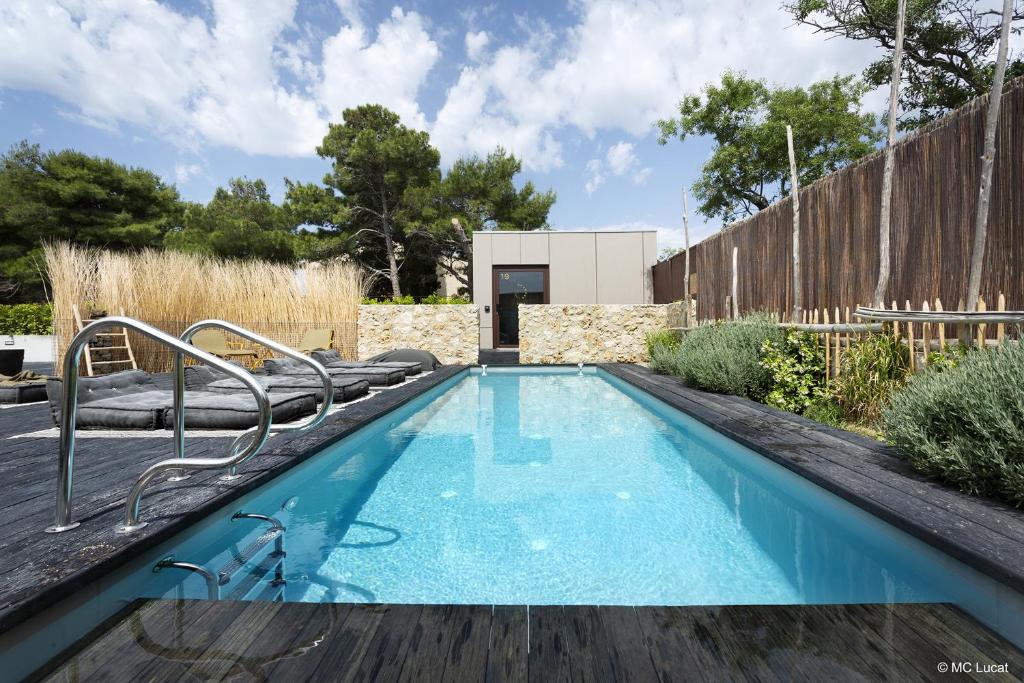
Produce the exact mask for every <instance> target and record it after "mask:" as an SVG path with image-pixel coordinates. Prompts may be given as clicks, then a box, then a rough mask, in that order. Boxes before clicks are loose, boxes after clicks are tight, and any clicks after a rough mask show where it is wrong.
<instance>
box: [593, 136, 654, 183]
mask: <svg viewBox="0 0 1024 683" xmlns="http://www.w3.org/2000/svg"><path fill="white" fill-rule="evenodd" d="M606 171H607V172H610V173H612V174H613V175H616V176H620V177H621V176H628V177H629V178H630V179H631V180H632V181H633V183H634V184H636V185H643V184H644V183H645V182H647V178H648V177H649V176H650V175H651V169H650V168H649V167H647V166H643V165H642V164H641V163H640V159H639V158H638V157H637V155H636V145H634V144H633V143H632V142H626V141H625V140H620V141H619V142H617V143H615V144H614V145H612V146H611V147H609V148H608V152H607V153H606V154H605V158H604V161H602V160H601V159H591V160H590V161H588V162H587V176H588V177H587V182H586V183H585V184H584V190H586V192H587V195H588V196H589V195H592V194H594V192H595V191H596V190H597V188H598V187H600V186H601V184H602V183H603V182H604V180H605V174H606Z"/></svg>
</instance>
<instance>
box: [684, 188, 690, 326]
mask: <svg viewBox="0 0 1024 683" xmlns="http://www.w3.org/2000/svg"><path fill="white" fill-rule="evenodd" d="M688 214H689V210H688V209H687V208H686V188H685V187H684V188H683V245H684V248H685V249H686V256H684V257H683V263H684V264H685V265H684V266H683V305H684V306H685V307H686V308H685V309H683V327H689V326H690V219H689V215H688Z"/></svg>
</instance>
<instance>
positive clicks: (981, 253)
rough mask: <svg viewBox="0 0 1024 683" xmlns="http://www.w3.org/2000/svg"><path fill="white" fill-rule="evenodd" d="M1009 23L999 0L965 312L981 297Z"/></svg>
mask: <svg viewBox="0 0 1024 683" xmlns="http://www.w3.org/2000/svg"><path fill="white" fill-rule="evenodd" d="M1012 21H1013V0H1003V23H1002V26H1001V28H1000V31H999V52H998V54H997V56H996V72H995V77H994V78H993V79H992V93H991V94H990V95H989V96H988V116H987V117H986V119H985V150H984V152H983V153H982V155H981V182H980V186H979V188H978V206H977V212H976V213H975V215H974V242H973V244H972V245H971V273H970V276H969V277H968V279H967V310H969V311H973V310H975V308H976V306H977V304H978V302H979V299H980V297H981V264H982V261H983V260H984V258H985V240H986V238H987V237H988V203H989V199H990V198H991V196H992V167H993V165H994V162H995V156H996V130H997V129H998V128H999V107H1000V105H1001V104H1002V102H1003V79H1004V77H1005V76H1006V51H1007V49H1008V47H1009V43H1010V23H1011V22H1012Z"/></svg>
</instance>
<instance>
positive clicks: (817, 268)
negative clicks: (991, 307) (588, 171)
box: [653, 79, 1024, 334]
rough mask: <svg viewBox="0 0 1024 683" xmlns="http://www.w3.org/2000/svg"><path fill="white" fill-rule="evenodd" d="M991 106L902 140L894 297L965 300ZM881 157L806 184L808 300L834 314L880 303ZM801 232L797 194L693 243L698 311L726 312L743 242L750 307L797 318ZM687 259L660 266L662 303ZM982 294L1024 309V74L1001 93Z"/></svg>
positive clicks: (742, 282) (743, 290) (743, 304)
mask: <svg viewBox="0 0 1024 683" xmlns="http://www.w3.org/2000/svg"><path fill="white" fill-rule="evenodd" d="M986 102H987V98H978V99H977V100H974V101H973V102H971V103H970V104H968V105H966V106H965V107H963V108H961V109H959V110H957V111H955V112H952V113H951V114H949V115H948V116H946V117H944V118H942V119H940V120H938V121H935V122H933V123H931V124H929V125H928V126H925V127H924V128H921V129H919V130H918V131H916V132H915V133H913V134H911V135H909V136H907V137H906V138H905V139H903V140H901V141H900V142H899V143H897V146H896V150H895V151H896V169H895V177H894V196H893V213H892V244H891V250H892V251H891V258H892V262H891V273H892V276H891V280H890V284H889V290H888V292H887V294H886V297H885V299H886V301H892V300H897V301H907V300H909V301H914V302H922V301H931V302H934V301H935V299H940V300H941V301H948V302H957V301H959V300H960V299H961V298H963V297H965V295H966V290H967V275H968V269H969V261H970V244H971V237H972V234H973V218H974V211H975V204H976V201H977V194H978V174H979V170H980V161H979V157H980V155H981V152H982V146H983V132H984V123H985V120H984V119H985V111H986V106H985V105H986ZM882 165H883V158H882V156H881V153H876V154H873V155H871V156H869V157H867V158H865V159H863V160H861V161H859V162H857V163H855V164H853V165H851V166H849V167H847V168H844V169H842V170H840V171H838V172H836V173H833V174H832V175H830V176H828V177H826V178H823V179H821V180H819V181H818V182H816V183H814V184H812V185H810V186H808V187H806V188H804V189H802V190H801V195H800V207H801V210H800V215H801V216H800V217H801V246H800V250H801V258H800V261H801V264H800V265H801V268H800V269H801V273H800V275H801V277H800V282H801V283H802V288H803V289H802V292H801V294H802V301H803V302H804V305H805V306H807V307H808V308H812V309H813V308H814V307H815V306H816V307H818V308H819V309H824V310H829V311H833V314H834V311H835V309H836V308H837V307H838V308H839V309H840V310H842V311H845V309H846V307H850V308H851V310H852V309H853V308H854V307H855V306H854V304H855V303H858V302H861V303H863V302H869V301H870V300H871V298H872V296H873V292H874V285H875V280H876V278H877V275H878V221H879V207H880V192H881V186H882ZM791 237H792V207H791V200H790V199H788V198H787V199H784V200H782V201H780V202H778V203H776V204H773V205H772V206H770V207H768V208H767V209H765V210H763V211H761V212H759V213H758V214H756V215H755V216H753V217H751V218H749V219H746V220H744V221H741V222H738V223H735V224H733V225H731V226H728V227H727V228H725V229H724V230H722V231H721V232H720V233H718V234H716V235H714V236H712V237H710V238H708V239H706V240H704V241H703V242H701V243H699V244H697V245H694V246H693V247H691V250H690V256H691V259H690V267H691V272H692V273H695V275H696V277H695V279H696V287H693V288H691V291H695V292H696V298H697V317H698V319H700V320H709V319H723V318H726V317H728V315H729V310H728V308H727V306H728V304H727V299H726V298H727V297H728V296H729V295H730V292H731V281H732V252H733V248H734V247H736V248H738V249H739V264H740V267H739V273H738V275H739V277H738V280H739V282H738V291H737V302H736V303H737V307H738V308H739V310H740V312H741V313H745V312H749V311H756V310H762V311H770V312H779V313H780V314H782V315H788V313H787V312H788V311H790V310H791V302H792V293H791V283H792V277H791V269H792V244H791V241H792V239H791ZM683 259H684V255H683V254H679V255H677V256H675V257H673V258H672V259H670V260H668V261H664V262H662V263H659V264H657V265H656V266H655V267H654V272H653V280H654V300H655V303H669V302H672V301H678V300H680V299H682V296H683V262H684V261H683ZM981 292H982V296H983V297H985V298H986V299H987V300H988V301H995V300H996V299H997V297H998V295H999V293H1004V297H1005V305H1006V307H1007V308H1008V309H1010V310H1022V309H1024V79H1017V80H1016V81H1015V82H1013V83H1012V84H1010V87H1009V88H1008V90H1007V91H1006V92H1004V94H1003V104H1002V111H1001V115H1000V122H999V132H998V137H997V151H996V159H995V172H994V177H993V188H992V204H991V214H990V216H989V228H988V242H987V245H986V252H985V274H984V276H983V278H982V287H981ZM990 333H992V334H994V332H992V331H991V330H990Z"/></svg>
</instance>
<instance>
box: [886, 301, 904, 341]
mask: <svg viewBox="0 0 1024 683" xmlns="http://www.w3.org/2000/svg"><path fill="white" fill-rule="evenodd" d="M882 308H885V306H882ZM892 310H894V311H898V310H900V307H899V306H897V305H896V299H893V300H892ZM892 333H893V334H894V335H896V336H897V337H898V336H900V324H899V323H898V322H896V321H895V320H894V321H893V323H892Z"/></svg>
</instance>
